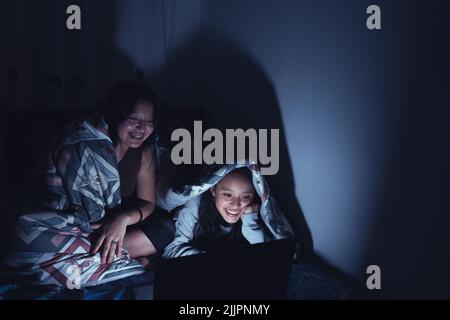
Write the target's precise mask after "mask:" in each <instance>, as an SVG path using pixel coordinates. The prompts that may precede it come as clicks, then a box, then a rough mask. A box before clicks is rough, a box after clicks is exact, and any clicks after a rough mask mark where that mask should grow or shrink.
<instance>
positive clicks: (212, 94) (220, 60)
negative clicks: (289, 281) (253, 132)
mask: <svg viewBox="0 0 450 320" xmlns="http://www.w3.org/2000/svg"><path fill="white" fill-rule="evenodd" d="M203 46H204V47H203V69H204V84H205V88H204V90H205V95H206V101H207V117H208V116H209V117H208V118H209V120H210V124H211V126H212V127H217V128H221V129H225V128H243V129H248V128H254V129H279V130H280V141H279V159H280V161H279V171H278V173H277V174H276V175H273V176H267V180H268V183H269V185H270V188H271V190H272V193H273V195H274V197H275V199H276V200H277V203H278V205H279V206H280V208H281V209H282V211H283V212H284V213H285V215H286V217H287V218H288V220H289V222H290V223H291V225H292V227H293V229H294V231H295V233H296V235H297V238H298V240H299V242H300V253H301V256H302V257H311V255H312V253H313V240H312V236H311V232H310V230H309V228H308V226H307V223H306V221H305V218H304V215H303V212H302V209H301V207H300V204H299V203H298V201H297V198H296V195H295V182H294V177H293V173H292V164H291V162H290V157H289V152H288V148H287V143H286V137H285V133H284V126H283V121H282V116H281V112H280V106H279V104H278V100H277V96H276V92H275V90H274V88H273V85H272V83H271V81H270V79H269V78H268V76H267V75H266V74H265V72H264V71H263V70H262V68H261V67H260V66H259V65H258V64H257V63H256V62H255V61H254V60H253V59H252V58H251V57H250V56H248V55H247V54H246V53H245V52H243V51H241V50H240V49H239V48H238V47H236V46H235V45H234V44H233V42H232V41H231V40H230V39H228V38H226V37H225V36H223V35H221V34H220V33H218V32H216V31H214V30H211V29H207V30H204V34H203ZM272 157H273V155H272Z"/></svg>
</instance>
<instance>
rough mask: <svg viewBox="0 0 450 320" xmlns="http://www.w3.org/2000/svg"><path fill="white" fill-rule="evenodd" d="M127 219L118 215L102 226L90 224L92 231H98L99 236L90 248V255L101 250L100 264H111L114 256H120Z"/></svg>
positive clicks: (125, 216)
mask: <svg viewBox="0 0 450 320" xmlns="http://www.w3.org/2000/svg"><path fill="white" fill-rule="evenodd" d="M128 220H129V217H128V216H127V215H124V214H122V215H118V216H116V217H114V218H112V219H111V220H108V221H106V222H105V223H103V224H91V227H92V228H93V229H99V230H98V232H99V235H98V237H97V239H96V241H95V244H94V246H93V247H92V250H91V254H96V253H97V252H98V251H99V249H100V248H101V263H102V264H104V263H111V262H112V261H113V258H114V254H115V255H117V256H118V257H120V256H121V254H122V247H123V239H124V237H125V232H126V231H127V226H128Z"/></svg>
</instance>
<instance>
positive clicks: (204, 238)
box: [190, 167, 261, 251]
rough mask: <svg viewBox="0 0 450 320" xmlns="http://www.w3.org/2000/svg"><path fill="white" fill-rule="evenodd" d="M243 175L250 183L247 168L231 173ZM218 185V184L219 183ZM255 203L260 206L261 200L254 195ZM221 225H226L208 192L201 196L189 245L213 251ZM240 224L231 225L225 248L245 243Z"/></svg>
mask: <svg viewBox="0 0 450 320" xmlns="http://www.w3.org/2000/svg"><path fill="white" fill-rule="evenodd" d="M232 172H233V173H238V174H241V175H244V176H246V177H248V178H249V179H250V181H252V174H251V171H250V170H249V169H248V168H247V167H243V168H238V169H235V170H233V171H232ZM219 183H220V182H219ZM255 196H256V199H255V200H256V201H257V202H258V203H259V204H260V203H261V199H260V198H259V196H258V195H257V194H256V191H255ZM221 225H228V224H227V222H225V220H224V219H223V218H222V216H221V215H220V213H219V211H218V210H217V208H216V204H215V200H214V197H213V196H212V194H211V192H210V191H209V190H208V191H206V192H204V193H203V194H202V195H201V198H200V205H199V212H198V222H197V224H196V226H195V229H194V237H193V239H192V240H191V242H190V244H191V245H192V246H194V247H196V248H198V249H200V250H204V251H207V250H208V249H215V247H216V246H217V245H219V246H220V244H218V243H217V242H218V241H219V240H220V238H221V236H222V230H221ZM241 227H242V222H241V220H240V219H239V221H238V222H236V223H235V224H233V225H232V230H231V233H230V234H229V236H228V238H227V243H226V245H225V246H226V247H231V246H235V245H239V244H242V241H246V240H245V238H244V237H243V235H242V232H241Z"/></svg>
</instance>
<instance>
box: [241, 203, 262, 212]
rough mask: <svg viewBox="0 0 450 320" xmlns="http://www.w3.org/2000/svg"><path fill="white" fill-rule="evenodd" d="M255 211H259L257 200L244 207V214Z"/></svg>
mask: <svg viewBox="0 0 450 320" xmlns="http://www.w3.org/2000/svg"><path fill="white" fill-rule="evenodd" d="M255 212H259V204H258V203H257V202H253V203H252V204H249V205H248V206H246V207H245V208H244V214H246V213H255Z"/></svg>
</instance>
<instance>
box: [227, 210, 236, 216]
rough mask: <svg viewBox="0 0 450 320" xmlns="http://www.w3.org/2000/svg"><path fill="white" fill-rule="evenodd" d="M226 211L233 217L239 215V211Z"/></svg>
mask: <svg viewBox="0 0 450 320" xmlns="http://www.w3.org/2000/svg"><path fill="white" fill-rule="evenodd" d="M225 211H226V212H227V213H228V214H229V215H231V216H237V215H239V210H228V209H225Z"/></svg>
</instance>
